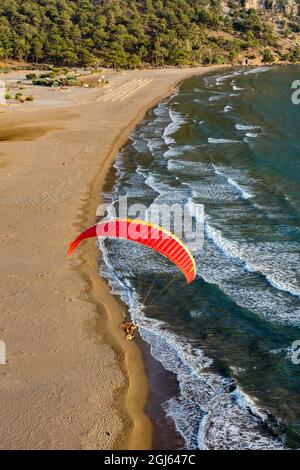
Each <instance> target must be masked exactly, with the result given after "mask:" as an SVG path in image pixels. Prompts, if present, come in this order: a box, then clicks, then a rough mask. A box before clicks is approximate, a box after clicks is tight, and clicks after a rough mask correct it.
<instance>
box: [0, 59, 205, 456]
mask: <svg viewBox="0 0 300 470" xmlns="http://www.w3.org/2000/svg"><path fill="white" fill-rule="evenodd" d="M211 70H213V67H209V68H208V67H206V68H204V67H198V68H191V69H189V68H184V69H176V68H168V69H158V70H136V71H126V72H125V71H124V72H120V73H109V72H107V74H106V75H107V77H108V79H109V84H108V85H107V86H105V87H103V88H87V89H82V88H74V89H67V90H64V91H63V90H58V89H57V90H56V89H55V90H54V89H44V88H42V87H35V88H33V89H32V90H31V92H32V93H33V95H34V97H35V100H34V101H33V102H28V103H24V104H20V105H19V104H16V105H10V106H7V107H1V108H0V196H1V197H0V211H1V230H0V248H1V268H0V278H1V283H0V295H1V323H0V340H2V341H4V342H5V344H6V351H7V357H6V359H7V363H6V364H3V365H0V376H1V389H0V421H1V427H0V448H1V449H151V446H152V425H151V422H150V419H149V418H148V417H147V415H146V414H145V413H144V407H145V403H146V401H147V396H148V381H147V376H146V374H145V371H144V363H143V360H142V355H141V352H140V349H139V347H138V346H137V344H136V343H135V342H130V343H129V342H125V341H124V339H123V338H122V336H121V335H120V331H119V324H120V322H121V320H122V317H123V310H122V309H123V307H122V305H121V304H120V302H118V301H117V300H116V298H115V297H113V296H112V295H111V294H110V290H109V287H108V286H107V284H106V282H105V281H104V280H102V279H101V278H100V276H99V274H98V266H97V264H98V253H97V248H96V246H95V243H94V242H86V243H85V244H83V245H82V246H81V247H80V250H78V252H77V253H76V254H75V255H74V256H73V257H72V258H68V257H67V256H66V251H67V248H68V244H69V242H70V241H71V240H72V239H74V238H75V237H76V236H77V235H78V233H79V232H80V231H81V230H82V229H84V228H86V227H87V226H89V225H91V224H93V223H94V222H95V220H96V208H97V206H98V204H99V202H100V192H101V189H102V188H103V185H104V183H105V177H106V174H107V171H108V169H109V167H110V165H111V163H112V161H113V159H114V158H115V156H116V154H117V152H118V149H119V148H120V147H121V146H122V145H123V144H124V143H125V142H126V140H127V138H128V135H129V134H130V132H131V130H132V129H133V128H134V126H135V125H136V123H137V122H138V121H140V119H141V118H142V117H143V115H144V114H145V113H146V111H147V110H148V109H150V108H151V107H152V106H154V104H156V103H157V102H158V101H159V100H161V99H163V98H164V97H166V96H168V95H169V94H170V93H171V92H172V90H173V89H174V87H175V86H176V84H177V83H178V82H180V81H181V80H183V79H184V78H187V77H188V76H191V75H194V74H202V73H206V72H209V71H211ZM18 74H19V75H18ZM22 74H23V75H24V72H14V73H12V75H11V76H10V75H7V74H5V75H2V76H1V79H2V80H5V81H7V80H10V79H11V80H13V79H16V78H19V76H21V75H22ZM96 79H97V77H96V76H95V77H92V78H91V85H92V84H93V83H92V81H93V80H96Z"/></svg>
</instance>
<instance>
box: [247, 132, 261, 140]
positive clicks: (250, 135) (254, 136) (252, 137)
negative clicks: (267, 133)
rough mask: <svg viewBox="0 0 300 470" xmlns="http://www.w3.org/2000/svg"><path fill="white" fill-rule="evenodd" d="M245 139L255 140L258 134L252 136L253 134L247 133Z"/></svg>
mask: <svg viewBox="0 0 300 470" xmlns="http://www.w3.org/2000/svg"><path fill="white" fill-rule="evenodd" d="M246 137H249V138H250V139H255V138H256V137H258V134H254V133H253V132H247V133H246Z"/></svg>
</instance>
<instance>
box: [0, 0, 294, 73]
mask: <svg viewBox="0 0 300 470" xmlns="http://www.w3.org/2000/svg"><path fill="white" fill-rule="evenodd" d="M253 7H254V8H253ZM258 10H259V11H258ZM297 14H298V8H297V4H296V2H295V0H267V1H261V0H241V2H240V1H237V0H231V1H228V2H227V1H221V0H1V3H0V59H16V60H25V61H31V62H37V63H38V62H47V63H52V64H58V65H66V66H68V65H69V66H71V65H82V66H89V65H93V64H95V63H98V64H100V65H103V66H115V67H126V68H134V67H139V66H142V65H145V64H150V65H152V66H162V65H182V66H183V65H190V64H199V63H200V64H205V63H224V62H236V61H241V60H245V58H246V57H248V59H249V60H250V61H251V60H254V59H255V60H257V59H261V58H263V60H265V61H266V62H272V61H274V60H275V61H279V60H285V61H297V60H298V59H299V57H300V48H299V44H300V41H299V31H300V23H299V17H297Z"/></svg>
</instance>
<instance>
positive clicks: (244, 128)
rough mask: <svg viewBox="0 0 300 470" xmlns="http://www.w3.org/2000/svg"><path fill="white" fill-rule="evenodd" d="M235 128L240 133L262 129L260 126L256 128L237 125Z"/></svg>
mask: <svg viewBox="0 0 300 470" xmlns="http://www.w3.org/2000/svg"><path fill="white" fill-rule="evenodd" d="M235 128H236V129H237V130H238V131H250V130H251V129H260V126H254V125H245V124H236V125H235Z"/></svg>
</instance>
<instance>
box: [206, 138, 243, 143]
mask: <svg viewBox="0 0 300 470" xmlns="http://www.w3.org/2000/svg"><path fill="white" fill-rule="evenodd" d="M207 141H208V143H209V144H233V143H236V142H241V140H234V139H215V138H214V137H208V139H207Z"/></svg>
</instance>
